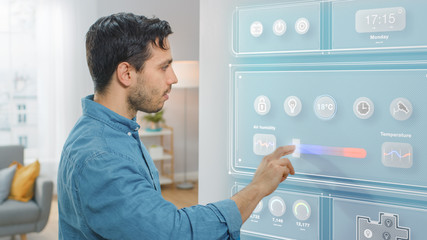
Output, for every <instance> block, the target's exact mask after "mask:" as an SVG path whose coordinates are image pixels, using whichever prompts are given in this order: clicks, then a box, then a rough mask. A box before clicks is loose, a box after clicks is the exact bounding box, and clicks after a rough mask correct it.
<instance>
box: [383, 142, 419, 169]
mask: <svg viewBox="0 0 427 240" xmlns="http://www.w3.org/2000/svg"><path fill="white" fill-rule="evenodd" d="M412 155H413V153H412V146H411V144H409V143H398V142H385V143H383V145H382V158H381V161H382V163H383V164H384V166H386V167H395V168H410V167H412V163H413V158H412Z"/></svg>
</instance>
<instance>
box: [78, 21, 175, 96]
mask: <svg viewBox="0 0 427 240" xmlns="http://www.w3.org/2000/svg"><path fill="white" fill-rule="evenodd" d="M171 33H172V30H171V27H170V26H169V23H168V22H167V21H164V20H160V19H158V18H147V17H144V16H138V15H135V14H132V13H117V14H113V15H110V16H106V17H102V18H100V19H98V20H97V21H96V22H95V23H94V24H93V25H92V26H91V27H90V28H89V31H88V32H87V34H86V60H87V64H88V66H89V71H90V74H91V76H92V80H93V82H94V85H95V91H96V92H99V93H103V92H104V90H105V88H106V87H107V86H108V84H109V82H110V79H111V76H112V75H113V73H114V71H115V70H116V68H117V66H118V65H119V64H120V63H121V62H128V63H129V64H131V65H132V66H133V67H134V68H135V69H136V70H137V71H141V70H142V68H143V67H144V63H145V61H146V60H147V59H149V58H150V56H151V52H150V48H149V44H154V45H156V46H158V47H160V48H162V49H164V50H166V49H167V47H168V46H166V45H165V41H164V40H165V39H166V37H167V36H168V35H169V34H171Z"/></svg>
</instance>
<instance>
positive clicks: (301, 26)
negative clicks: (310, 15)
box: [295, 18, 310, 34]
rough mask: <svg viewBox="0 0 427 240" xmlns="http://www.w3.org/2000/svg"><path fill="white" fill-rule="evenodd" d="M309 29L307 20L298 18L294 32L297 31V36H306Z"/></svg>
mask: <svg viewBox="0 0 427 240" xmlns="http://www.w3.org/2000/svg"><path fill="white" fill-rule="evenodd" d="M309 29H310V22H309V21H308V19H307V18H299V19H298V20H297V21H296V22H295V31H297V33H298V34H306V33H307V32H308V30H309Z"/></svg>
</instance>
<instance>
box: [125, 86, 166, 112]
mask: <svg viewBox="0 0 427 240" xmlns="http://www.w3.org/2000/svg"><path fill="white" fill-rule="evenodd" d="M143 82H144V81H143V80H142V79H138V84H137V85H136V86H135V87H134V88H133V89H132V90H131V91H130V94H129V96H128V98H127V101H128V105H129V108H130V110H133V111H143V112H146V113H155V112H158V111H160V110H162V108H163V104H161V106H159V103H158V102H154V101H155V100H154V99H152V98H150V96H159V95H160V93H159V91H158V90H156V89H153V90H151V92H150V91H149V90H148V89H146V88H144V83H143ZM166 92H167V91H166ZM166 92H165V93H164V94H166ZM164 94H163V95H164ZM163 95H161V96H163Z"/></svg>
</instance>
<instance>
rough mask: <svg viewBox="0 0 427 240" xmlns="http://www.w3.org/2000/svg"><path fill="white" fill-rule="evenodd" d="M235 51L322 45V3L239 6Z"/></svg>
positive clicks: (263, 51)
mask: <svg viewBox="0 0 427 240" xmlns="http://www.w3.org/2000/svg"><path fill="white" fill-rule="evenodd" d="M235 14H236V16H235V23H234V27H235V28H236V29H235V30H234V31H233V32H234V36H233V37H234V43H233V44H234V51H235V52H236V53H238V54H247V53H252V54H253V53H272V52H289V51H291V52H292V51H307V50H319V49H320V3H319V2H317V3H303V4H286V5H275V6H268V7H250V8H238V9H237V10H236V13H235Z"/></svg>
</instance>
